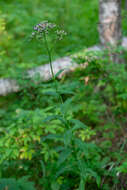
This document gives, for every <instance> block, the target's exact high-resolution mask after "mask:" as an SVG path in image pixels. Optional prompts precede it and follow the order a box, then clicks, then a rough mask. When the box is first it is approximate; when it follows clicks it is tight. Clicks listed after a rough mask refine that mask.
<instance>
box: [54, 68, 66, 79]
mask: <svg viewBox="0 0 127 190" xmlns="http://www.w3.org/2000/svg"><path fill="white" fill-rule="evenodd" d="M64 70H65V69H60V70H59V71H58V72H57V73H56V74H55V77H56V78H57V77H58V76H59V75H60V74H61V73H62V72H63V71H64Z"/></svg>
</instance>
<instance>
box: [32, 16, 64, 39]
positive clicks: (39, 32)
mask: <svg viewBox="0 0 127 190" xmlns="http://www.w3.org/2000/svg"><path fill="white" fill-rule="evenodd" d="M54 29H55V30H54ZM50 31H52V33H53V32H54V34H55V38H56V39H57V40H62V39H63V36H65V35H66V32H65V31H64V30H59V29H58V27H57V26H56V24H54V23H51V22H48V21H47V20H46V21H43V22H41V23H39V24H37V25H35V26H34V27H33V32H32V34H31V38H34V37H37V38H43V35H44V34H48V33H49V32H50Z"/></svg>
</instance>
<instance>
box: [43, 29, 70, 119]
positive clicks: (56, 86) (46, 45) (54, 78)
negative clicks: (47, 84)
mask: <svg viewBox="0 0 127 190" xmlns="http://www.w3.org/2000/svg"><path fill="white" fill-rule="evenodd" d="M44 40H45V47H46V50H47V53H48V58H49V64H50V69H51V74H52V78H53V80H54V83H55V89H56V93H57V94H58V97H59V99H60V102H61V104H62V105H63V99H62V96H61V95H60V93H59V91H58V85H57V80H56V77H55V74H54V71H53V66H52V56H51V50H50V48H49V46H48V40H47V37H46V33H45V31H44ZM61 114H62V116H63V119H65V114H64V113H63V111H62V109H61ZM65 120H66V119H65Z"/></svg>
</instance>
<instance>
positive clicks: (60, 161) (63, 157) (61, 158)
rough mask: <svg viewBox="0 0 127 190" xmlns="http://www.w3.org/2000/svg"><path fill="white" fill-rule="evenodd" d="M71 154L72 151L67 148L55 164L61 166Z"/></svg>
mask: <svg viewBox="0 0 127 190" xmlns="http://www.w3.org/2000/svg"><path fill="white" fill-rule="evenodd" d="M71 152H72V150H71V149H69V148H67V149H65V150H64V151H63V152H61V153H60V156H59V160H58V162H57V164H58V165H60V164H62V163H63V162H64V161H65V160H66V159H67V158H68V157H69V156H70V154H71Z"/></svg>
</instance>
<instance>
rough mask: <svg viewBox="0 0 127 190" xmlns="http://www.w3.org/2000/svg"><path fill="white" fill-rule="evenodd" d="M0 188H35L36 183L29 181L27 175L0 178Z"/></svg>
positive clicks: (31, 189) (18, 189)
mask: <svg viewBox="0 0 127 190" xmlns="http://www.w3.org/2000/svg"><path fill="white" fill-rule="evenodd" d="M0 189H1V190H12V189H13V190H29V189H30V190H35V188H34V184H33V183H32V182H29V181H27V178H26V177H23V178H20V179H18V180H15V179H13V178H12V179H11V178H9V179H0Z"/></svg>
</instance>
